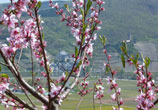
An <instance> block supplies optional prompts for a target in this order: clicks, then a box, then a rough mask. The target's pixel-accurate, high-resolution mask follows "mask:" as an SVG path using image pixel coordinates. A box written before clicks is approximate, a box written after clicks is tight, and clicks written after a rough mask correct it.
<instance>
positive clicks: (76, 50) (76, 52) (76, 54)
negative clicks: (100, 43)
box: [75, 47, 78, 57]
mask: <svg viewBox="0 0 158 110" xmlns="http://www.w3.org/2000/svg"><path fill="white" fill-rule="evenodd" d="M77 56H78V48H77V47H75V57H77Z"/></svg>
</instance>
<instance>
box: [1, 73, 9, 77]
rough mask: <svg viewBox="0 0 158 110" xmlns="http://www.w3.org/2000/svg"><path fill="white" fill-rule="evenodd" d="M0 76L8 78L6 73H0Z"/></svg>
mask: <svg viewBox="0 0 158 110" xmlns="http://www.w3.org/2000/svg"><path fill="white" fill-rule="evenodd" d="M0 77H3V78H9V76H8V74H5V73H3V74H0Z"/></svg>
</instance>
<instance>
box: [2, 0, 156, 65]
mask: <svg viewBox="0 0 158 110" xmlns="http://www.w3.org/2000/svg"><path fill="white" fill-rule="evenodd" d="M64 4H69V5H71V2H69V1H64V2H63V1H59V5H60V6H61V7H63V8H64ZM157 4H158V0H105V5H104V7H105V9H106V10H105V11H104V12H102V13H101V17H100V19H101V20H102V22H103V23H102V25H101V26H102V29H101V31H100V32H99V33H98V35H100V34H101V35H105V36H106V37H107V38H108V44H107V48H108V50H109V51H110V52H117V53H120V45H121V41H122V40H127V39H129V36H131V39H132V43H131V45H130V47H131V48H130V51H133V50H134V47H133V45H134V43H135V42H138V41H152V42H157V41H158V5H157ZM6 5H7V4H1V5H0V14H2V10H3V9H4V7H5V6H6ZM39 13H40V15H41V18H42V19H43V20H44V35H45V39H46V40H47V44H48V46H47V51H48V53H49V55H50V58H51V59H52V61H53V58H54V56H55V55H56V54H57V53H59V51H61V50H65V51H67V52H68V53H72V52H74V47H73V42H74V41H75V39H74V37H73V36H72V34H71V32H70V29H69V28H68V27H67V26H66V25H65V23H63V22H60V17H59V16H57V15H56V14H55V9H52V8H50V7H49V3H48V2H43V3H42V8H41V9H40V11H39ZM24 17H25V15H24ZM8 36H9V35H8V33H7V30H4V31H3V32H2V34H1V35H0V41H1V42H4V41H5V39H6V38H7V37H8ZM94 48H95V50H94V51H95V52H94V54H96V53H98V52H102V49H101V48H102V47H101V44H100V41H99V39H98V40H97V41H96V43H95V45H94ZM134 51H135V50H134ZM24 53H25V54H24V55H23V56H22V57H23V58H25V61H26V62H27V61H28V56H29V54H28V53H27V52H26V51H24Z"/></svg>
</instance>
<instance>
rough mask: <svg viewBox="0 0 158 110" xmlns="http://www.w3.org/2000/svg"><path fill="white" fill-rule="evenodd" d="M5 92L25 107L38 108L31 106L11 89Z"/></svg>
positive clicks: (33, 109)
mask: <svg viewBox="0 0 158 110" xmlns="http://www.w3.org/2000/svg"><path fill="white" fill-rule="evenodd" d="M5 93H6V94H7V95H8V96H10V97H11V98H13V99H15V100H16V101H17V102H19V103H20V104H22V105H23V106H24V107H26V108H28V109H29V110H37V109H36V108H34V107H31V106H30V105H29V104H27V103H26V102H24V101H23V100H21V99H20V98H18V97H17V96H16V95H14V94H13V93H12V92H11V91H10V90H6V91H5Z"/></svg>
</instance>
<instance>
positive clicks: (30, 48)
mask: <svg viewBox="0 0 158 110" xmlns="http://www.w3.org/2000/svg"><path fill="white" fill-rule="evenodd" d="M30 52H31V63H32V86H33V87H34V62H33V53H32V46H31V42H30Z"/></svg>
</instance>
